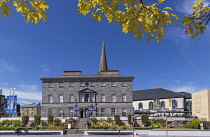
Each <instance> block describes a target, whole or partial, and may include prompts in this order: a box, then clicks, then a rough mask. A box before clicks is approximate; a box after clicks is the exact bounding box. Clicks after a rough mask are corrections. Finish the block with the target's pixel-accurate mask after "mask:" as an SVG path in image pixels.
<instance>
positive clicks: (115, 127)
mask: <svg viewBox="0 0 210 137" xmlns="http://www.w3.org/2000/svg"><path fill="white" fill-rule="evenodd" d="M117 127H118V126H117V125H113V126H111V127H110V128H111V129H117Z"/></svg>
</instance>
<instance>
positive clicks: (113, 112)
mask: <svg viewBox="0 0 210 137" xmlns="http://www.w3.org/2000/svg"><path fill="white" fill-rule="evenodd" d="M114 115H115V108H111V116H114Z"/></svg>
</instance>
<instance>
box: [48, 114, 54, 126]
mask: <svg viewBox="0 0 210 137" xmlns="http://www.w3.org/2000/svg"><path fill="white" fill-rule="evenodd" d="M53 119H54V116H53V115H48V116H47V123H48V124H52V123H53Z"/></svg>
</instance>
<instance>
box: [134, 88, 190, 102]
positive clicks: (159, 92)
mask: <svg viewBox="0 0 210 137" xmlns="http://www.w3.org/2000/svg"><path fill="white" fill-rule="evenodd" d="M185 93H186V92H185ZM188 94H189V93H188ZM188 94H186V96H188ZM184 96H185V95H184V93H179V92H174V91H171V90H168V89H164V88H153V89H144V90H135V91H133V101H140V100H153V99H164V98H183V97H184Z"/></svg>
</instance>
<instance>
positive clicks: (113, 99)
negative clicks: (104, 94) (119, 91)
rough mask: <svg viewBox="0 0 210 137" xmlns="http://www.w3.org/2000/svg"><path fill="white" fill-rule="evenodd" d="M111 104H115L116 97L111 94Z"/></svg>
mask: <svg viewBox="0 0 210 137" xmlns="http://www.w3.org/2000/svg"><path fill="white" fill-rule="evenodd" d="M111 102H116V96H115V94H112V96H111Z"/></svg>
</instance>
